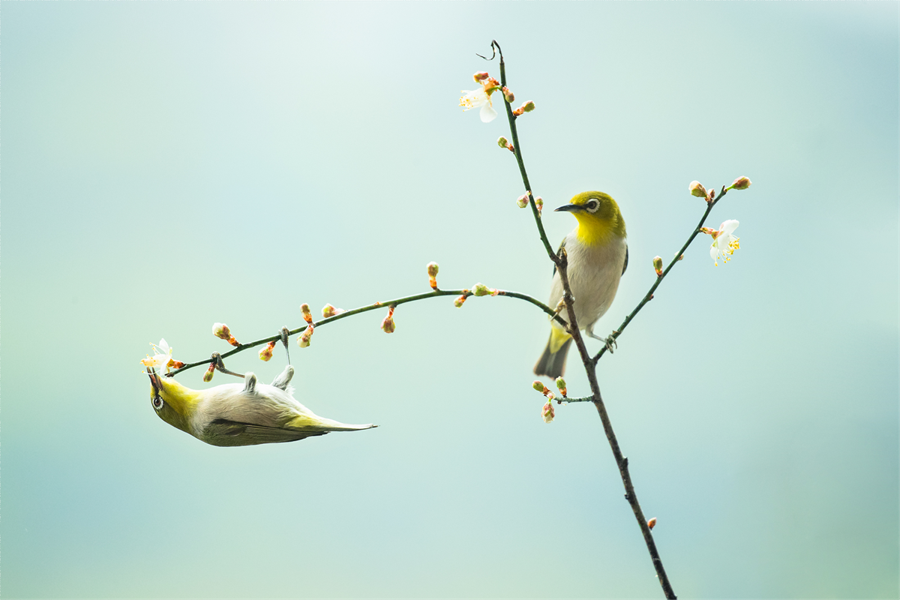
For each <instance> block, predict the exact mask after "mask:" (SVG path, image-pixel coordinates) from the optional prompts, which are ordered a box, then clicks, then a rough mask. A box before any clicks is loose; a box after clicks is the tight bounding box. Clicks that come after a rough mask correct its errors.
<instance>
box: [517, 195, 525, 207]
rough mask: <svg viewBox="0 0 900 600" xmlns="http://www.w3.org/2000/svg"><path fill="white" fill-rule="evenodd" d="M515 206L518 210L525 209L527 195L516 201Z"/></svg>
mask: <svg viewBox="0 0 900 600" xmlns="http://www.w3.org/2000/svg"><path fill="white" fill-rule="evenodd" d="M516 206H518V207H519V208H525V207H526V206H528V194H522V195H521V196H519V197H518V198H517V199H516Z"/></svg>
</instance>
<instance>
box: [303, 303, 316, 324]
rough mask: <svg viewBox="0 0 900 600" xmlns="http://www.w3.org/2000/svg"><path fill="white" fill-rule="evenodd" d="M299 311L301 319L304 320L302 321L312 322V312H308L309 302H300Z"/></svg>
mask: <svg viewBox="0 0 900 600" xmlns="http://www.w3.org/2000/svg"><path fill="white" fill-rule="evenodd" d="M300 312H301V313H303V320H304V321H306V322H307V323H312V322H313V318H312V312H310V310H309V304H306V303H304V304H301V305H300Z"/></svg>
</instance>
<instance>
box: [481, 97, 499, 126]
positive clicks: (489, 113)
mask: <svg viewBox="0 0 900 600" xmlns="http://www.w3.org/2000/svg"><path fill="white" fill-rule="evenodd" d="M496 118H497V111H496V110H494V107H493V106H491V103H490V102H487V103H486V104H485V105H484V106H482V107H481V122H482V123H490V122H491V121H493V120H494V119H496Z"/></svg>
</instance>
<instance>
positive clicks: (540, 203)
mask: <svg viewBox="0 0 900 600" xmlns="http://www.w3.org/2000/svg"><path fill="white" fill-rule="evenodd" d="M534 205H535V206H537V209H538V212H543V210H544V199H543V198H541V197H540V196H538V197H537V198H535V199H534Z"/></svg>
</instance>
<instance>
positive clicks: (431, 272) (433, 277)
mask: <svg viewBox="0 0 900 600" xmlns="http://www.w3.org/2000/svg"><path fill="white" fill-rule="evenodd" d="M426 269H428V285H430V286H431V289H433V290H436V289H438V287H437V274H438V264H437V263H436V262H430V263H428V265H427V266H426Z"/></svg>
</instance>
